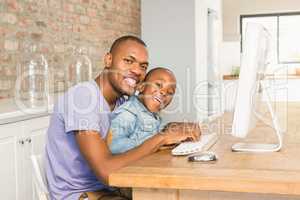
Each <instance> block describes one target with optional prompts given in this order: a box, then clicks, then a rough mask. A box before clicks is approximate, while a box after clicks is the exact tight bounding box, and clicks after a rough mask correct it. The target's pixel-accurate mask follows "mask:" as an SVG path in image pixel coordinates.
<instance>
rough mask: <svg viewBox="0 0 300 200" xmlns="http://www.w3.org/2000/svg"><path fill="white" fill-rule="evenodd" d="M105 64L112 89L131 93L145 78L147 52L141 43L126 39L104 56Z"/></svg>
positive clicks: (121, 92)
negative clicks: (113, 50)
mask: <svg viewBox="0 0 300 200" xmlns="http://www.w3.org/2000/svg"><path fill="white" fill-rule="evenodd" d="M105 65H106V68H108V69H109V73H108V78H109V81H110V83H111V85H112V87H113V89H114V90H115V91H116V92H117V93H119V94H120V95H123V94H126V95H132V94H133V93H134V91H135V89H136V86H137V84H138V83H139V82H141V81H143V80H144V78H145V75H146V70H147V67H148V52H147V50H146V48H145V47H144V46H143V45H141V44H139V43H137V42H135V41H131V40H128V41H125V42H123V43H122V44H120V46H119V47H118V49H117V50H115V52H114V53H109V54H107V55H106V56H105Z"/></svg>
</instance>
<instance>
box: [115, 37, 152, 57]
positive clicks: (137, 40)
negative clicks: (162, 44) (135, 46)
mask: <svg viewBox="0 0 300 200" xmlns="http://www.w3.org/2000/svg"><path fill="white" fill-rule="evenodd" d="M127 40H131V41H134V42H137V43H139V44H141V45H143V46H144V47H147V45H146V43H145V42H144V41H143V40H142V39H140V38H138V37H136V36H133V35H124V36H122V37H119V38H118V39H116V40H115V41H114V42H113V44H112V45H111V47H110V50H109V53H113V52H114V51H115V50H116V49H117V48H118V47H119V46H120V44H122V43H123V42H125V41H127Z"/></svg>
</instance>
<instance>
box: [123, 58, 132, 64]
mask: <svg viewBox="0 0 300 200" xmlns="http://www.w3.org/2000/svg"><path fill="white" fill-rule="evenodd" d="M123 60H124V62H125V63H126V64H132V63H133V60H130V59H128V58H124V59H123Z"/></svg>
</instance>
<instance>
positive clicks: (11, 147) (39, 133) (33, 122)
mask: <svg viewBox="0 0 300 200" xmlns="http://www.w3.org/2000/svg"><path fill="white" fill-rule="evenodd" d="M48 125H49V116H45V117H40V118H35V119H30V120H25V121H21V122H14V123H10V124H5V125H0V156H1V159H2V162H1V163H2V164H1V167H0V169H1V170H0V176H1V179H0V192H1V196H2V197H4V198H5V199H9V200H14V199H16V200H17V199H22V200H32V199H36V198H35V197H34V195H35V194H34V189H33V183H32V173H31V171H32V170H31V161H30V156H31V155H32V154H41V153H43V151H44V144H45V136H46V131H47V128H48Z"/></svg>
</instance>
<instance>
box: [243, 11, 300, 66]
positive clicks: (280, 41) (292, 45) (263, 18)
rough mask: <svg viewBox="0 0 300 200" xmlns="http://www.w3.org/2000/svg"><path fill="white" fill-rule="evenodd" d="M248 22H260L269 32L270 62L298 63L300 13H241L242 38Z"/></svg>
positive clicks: (299, 56) (299, 60)
mask: <svg viewBox="0 0 300 200" xmlns="http://www.w3.org/2000/svg"><path fill="white" fill-rule="evenodd" d="M248 22H254V23H259V24H262V25H263V26H264V27H265V28H266V29H267V30H268V31H269V33H270V34H271V37H272V41H271V48H272V49H273V51H272V55H271V62H272V63H276V64H290V63H300V26H299V24H300V13H277V14H259V15H241V17H240V31H241V35H242V40H243V34H244V33H245V28H246V25H247V23H248ZM242 40H241V45H243V44H242Z"/></svg>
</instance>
